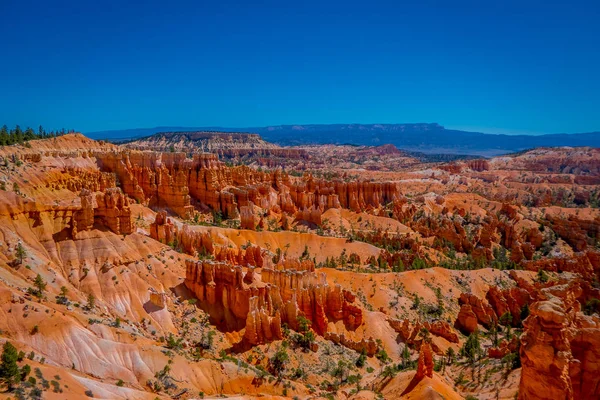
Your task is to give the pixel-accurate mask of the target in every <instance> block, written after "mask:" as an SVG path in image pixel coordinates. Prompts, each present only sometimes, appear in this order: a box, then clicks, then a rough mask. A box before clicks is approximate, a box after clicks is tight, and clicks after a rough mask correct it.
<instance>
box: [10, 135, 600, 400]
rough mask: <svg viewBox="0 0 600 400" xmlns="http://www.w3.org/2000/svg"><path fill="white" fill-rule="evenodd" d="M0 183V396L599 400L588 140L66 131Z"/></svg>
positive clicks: (599, 298) (593, 173)
mask: <svg viewBox="0 0 600 400" xmlns="http://www.w3.org/2000/svg"><path fill="white" fill-rule="evenodd" d="M0 189H1V190H0V316H1V317H0V344H2V345H4V343H8V342H10V343H11V344H12V345H14V346H15V347H16V348H17V350H18V351H19V352H22V354H21V356H20V357H19V360H18V362H17V363H18V366H19V368H24V367H25V365H29V369H30V372H28V373H27V374H26V373H25V371H24V372H23V376H22V379H19V382H18V383H17V384H15V385H14V386H15V387H14V388H8V387H6V386H2V383H1V382H0V398H8V397H11V398H29V397H27V396H32V393H34V391H36V390H40V391H42V392H43V396H44V397H43V398H49V399H54V398H56V399H63V398H69V399H71V398H73V399H78V398H110V399H155V398H159V399H167V398H178V399H196V398H218V397H224V396H228V397H234V396H237V397H235V398H248V399H250V398H267V399H269V398H271V399H284V398H289V399H296V398H298V399H321V398H322V399H326V398H334V399H355V400H359V399H381V398H384V399H395V398H406V399H416V398H431V399H436V398H446V399H464V398H469V399H473V398H477V399H480V400H484V399H490V400H491V399H514V398H518V399H527V400H529V399H573V400H576V399H577V400H579V399H582V400H583V399H598V398H600V383H599V381H598V373H597V371H598V369H599V368H600V362H599V361H598V360H599V359H600V358H599V357H600V354H598V351H599V350H598V349H599V348H600V347H599V346H600V283H599V280H600V247H599V246H600V209H599V208H598V207H599V205H600V157H599V153H598V149H595V148H589V147H565V148H537V149H533V150H529V151H525V152H521V153H515V154H511V155H504V156H498V157H493V158H489V159H454V160H450V161H428V160H423V159H420V158H418V157H415V156H414V155H411V154H410V153H406V152H404V151H401V150H398V149H397V148H396V147H395V146H393V145H382V146H381V145H380V146H376V147H373V146H347V145H339V146H337V145H321V146H317V145H302V146H280V145H276V144H272V143H269V142H267V141H265V140H264V139H263V138H261V137H260V136H259V135H256V134H254V135H250V134H243V133H226V132H220V133H219V132H167V133H161V134H159V135H156V136H153V137H150V138H146V139H143V140H138V141H131V142H128V143H124V144H119V145H116V144H111V143H108V142H104V141H95V140H91V139H88V138H87V137H85V136H83V135H81V134H77V133H74V134H66V135H63V136H58V137H54V138H48V139H40V140H30V141H28V142H26V143H25V144H24V145H13V146H3V147H0ZM30 378H34V379H33V380H32V379H30ZM9 389H10V390H9ZM19 396H20V397H19Z"/></svg>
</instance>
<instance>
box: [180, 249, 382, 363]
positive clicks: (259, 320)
mask: <svg viewBox="0 0 600 400" xmlns="http://www.w3.org/2000/svg"><path fill="white" fill-rule="evenodd" d="M185 285H186V286H187V287H188V288H189V289H190V290H191V291H192V292H193V293H194V294H195V295H196V297H197V298H198V300H199V301H200V305H201V306H204V307H206V309H207V311H208V312H209V313H210V314H211V317H212V318H213V319H215V320H216V321H217V322H218V323H221V324H223V327H224V329H231V330H239V329H241V328H245V333H244V341H245V342H246V343H248V344H252V345H255V344H259V343H266V342H269V341H272V340H275V339H281V338H282V336H281V324H282V323H286V324H287V325H288V326H289V327H291V328H292V329H295V330H298V329H299V325H298V317H300V316H303V317H305V318H307V319H308V320H309V321H310V322H311V327H312V329H313V330H314V331H315V332H316V333H318V334H319V335H325V334H326V333H327V331H328V323H329V321H339V320H342V321H343V322H344V325H345V326H346V328H347V329H348V330H355V329H356V328H357V327H359V326H360V325H361V324H362V323H363V312H362V309H361V308H360V307H358V306H357V305H356V304H354V303H355V296H354V295H353V294H352V293H350V292H348V291H346V290H343V289H342V287H341V286H340V285H333V286H331V285H329V284H328V283H327V281H326V280H325V276H324V274H321V273H317V272H315V270H314V264H313V263H312V262H311V261H308V260H305V261H303V262H301V263H298V262H295V263H289V262H280V263H278V264H277V265H275V266H273V267H272V268H265V267H263V268H261V270H260V272H259V273H257V272H256V271H255V270H254V268H253V267H249V268H248V269H246V270H244V268H242V267H241V266H239V265H238V266H233V265H231V264H229V263H227V262H214V261H197V262H191V261H188V262H187V271H186V279H185ZM337 342H339V343H342V344H344V343H345V342H346V339H345V338H343V337H338V340H337ZM363 344H364V350H365V351H367V352H368V353H370V354H372V353H373V348H374V347H375V348H376V346H373V345H372V344H370V343H367V342H365V343H363ZM352 346H353V347H357V345H354V344H353V345H352ZM359 350H360V349H359Z"/></svg>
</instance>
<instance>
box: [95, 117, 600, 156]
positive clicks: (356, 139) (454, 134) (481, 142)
mask: <svg viewBox="0 0 600 400" xmlns="http://www.w3.org/2000/svg"><path fill="white" fill-rule="evenodd" d="M161 132H168V133H163V135H176V134H183V133H186V134H188V135H190V134H193V135H194V136H201V135H204V136H210V135H213V136H214V135H217V134H219V132H220V134H221V135H222V134H223V133H233V134H240V133H252V134H258V135H260V136H261V137H262V138H263V139H264V140H265V141H267V142H271V143H274V144H278V145H282V146H294V145H308V144H354V145H366V146H378V145H382V144H393V145H395V146H396V147H397V148H399V149H402V150H408V151H418V152H423V153H427V154H467V155H477V156H488V157H491V156H496V155H501V154H507V153H511V152H515V151H522V150H526V149H530V148H534V147H558V146H574V147H575V146H590V147H600V132H590V133H573V134H565V133H561V134H548V135H538V136H532V135H497V134H486V133H481V132H467V131H461V130H454V129H446V128H445V127H443V126H442V125H440V124H436V123H413V124H330V125H320V124H308V125H275V126H265V127H245V128H226V127H199V128H198V127H195V128H192V127H156V128H144V129H129V130H114V131H102V132H89V133H87V135H88V136H89V137H91V138H94V139H106V140H111V141H124V140H133V139H139V138H143V137H147V136H151V135H154V134H156V133H161ZM424 133H426V134H424ZM194 140H196V139H194Z"/></svg>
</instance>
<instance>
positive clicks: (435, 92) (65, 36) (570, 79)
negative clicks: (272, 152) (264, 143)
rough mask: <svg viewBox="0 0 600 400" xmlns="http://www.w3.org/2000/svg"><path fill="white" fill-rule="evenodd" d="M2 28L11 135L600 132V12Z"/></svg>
mask: <svg viewBox="0 0 600 400" xmlns="http://www.w3.org/2000/svg"><path fill="white" fill-rule="evenodd" d="M250 3H254V4H250ZM0 18H1V20H0V52H1V53H0V54H1V58H0V124H2V123H6V124H8V125H14V124H20V125H22V126H26V125H32V126H37V125H39V124H43V125H44V126H47V127H48V128H60V127H63V126H64V127H66V128H75V129H78V130H81V131H83V132H89V131H96V130H105V129H121V128H137V127H152V126H165V125H178V126H230V127H243V126H263V125H273V124H293V123H297V124H301V123H350V122H362V123H372V122H373V123H374V122H378V123H395V122H398V123H400V122H438V123H440V124H442V125H444V126H446V127H453V128H470V129H479V130H484V131H492V132H500V131H502V132H532V133H542V132H543V133H554V132H584V131H593V130H600V1H598V0H595V1H577V0H575V1H552V0H549V1H527V0H523V1H512V0H508V1H504V0H497V1H492V0H490V1H487V0H479V1H468V2H466V1H446V2H433V1H427V0H424V1H417V0H414V1H411V2H403V1H386V2H380V1H352V0H346V1H325V0H323V1H315V2H313V1H293V2H291V1H261V2H249V1H248V2H243V1H239V2H230V1H222V0H214V1H189V2H180V1H175V0H166V1H153V0H150V1H92V0H89V1H88V0H84V1H81V0H79V1H60V0H57V1H48V0H43V1H42V0H39V1H29V0H0Z"/></svg>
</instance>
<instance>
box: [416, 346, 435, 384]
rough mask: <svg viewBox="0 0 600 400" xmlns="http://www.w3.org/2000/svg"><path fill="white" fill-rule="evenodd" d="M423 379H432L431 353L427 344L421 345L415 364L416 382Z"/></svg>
mask: <svg viewBox="0 0 600 400" xmlns="http://www.w3.org/2000/svg"><path fill="white" fill-rule="evenodd" d="M425 377H428V378H431V377H433V351H432V350H431V345H430V344H429V343H427V342H425V343H423V344H422V345H421V349H420V350H419V361H418V363H417V372H416V374H415V379H416V380H421V379H423V378H425Z"/></svg>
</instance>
